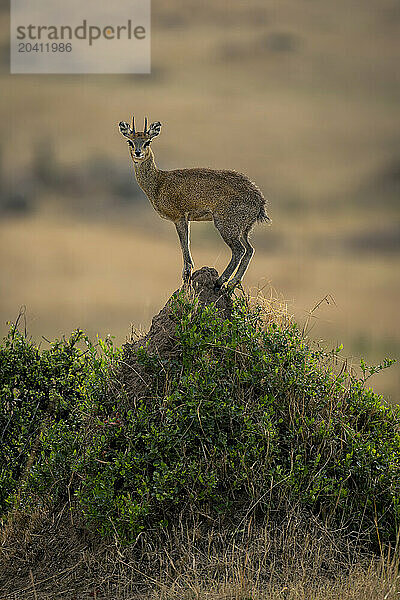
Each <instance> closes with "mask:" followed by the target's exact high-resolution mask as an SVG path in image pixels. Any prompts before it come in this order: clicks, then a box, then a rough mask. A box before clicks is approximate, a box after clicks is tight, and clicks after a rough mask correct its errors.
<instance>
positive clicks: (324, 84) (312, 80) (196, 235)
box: [0, 0, 400, 399]
mask: <svg viewBox="0 0 400 600" xmlns="http://www.w3.org/2000/svg"><path fill="white" fill-rule="evenodd" d="M0 9H1V12H0V48H1V56H0V67H1V74H0V84H1V90H2V94H1V96H0V114H1V116H2V118H1V120H0V131H1V143H0V155H1V160H0V165H1V167H0V172H1V176H0V216H1V222H0V236H1V237H0V246H1V248H0V269H1V274H2V275H1V281H0V285H1V297H0V326H1V328H2V332H4V331H5V330H6V328H7V327H6V324H5V322H6V320H9V319H14V318H15V316H16V315H17V314H18V311H19V307H20V306H21V305H25V306H26V314H27V319H28V329H29V331H30V332H31V333H32V335H33V336H34V337H35V338H37V339H40V336H41V335H44V336H45V337H48V338H51V337H54V336H61V335H62V334H63V333H68V332H69V331H70V330H72V329H74V328H75V327H78V326H79V327H81V328H84V329H86V330H88V331H89V332H90V333H91V334H92V335H95V334H96V333H99V334H101V335H105V334H106V333H108V332H111V333H112V334H113V335H115V336H116V337H117V340H119V341H120V340H122V339H124V337H125V336H126V335H127V334H128V333H129V324H130V323H131V322H132V323H134V325H135V326H137V327H142V328H145V327H147V326H148V323H149V319H150V317H151V315H153V314H154V313H155V312H156V311H157V309H158V308H160V307H161V306H162V305H163V304H164V302H165V300H166V299H167V298H168V297H169V295H170V293H171V291H172V290H173V289H175V288H176V287H177V286H178V285H179V279H180V272H181V255H180V249H179V244H178V241H177V239H176V233H175V231H174V228H173V226H172V225H171V224H170V223H167V222H164V221H162V220H161V219H159V218H158V216H157V215H156V214H155V213H154V211H153V209H152V208H151V207H150V205H149V203H148V201H147V199H146V198H145V197H144V196H143V194H142V192H141V191H140V190H139V189H138V187H137V185H136V182H135V180H134V176H133V173H132V168H131V164H130V158H129V154H128V151H127V148H126V144H124V143H123V141H122V140H121V137H120V134H119V133H118V130H117V126H116V124H117V122H118V121H119V120H121V119H123V120H128V119H130V117H131V114H132V112H135V114H136V116H137V119H138V121H140V119H142V117H143V115H144V114H148V115H149V117H150V119H152V120H160V121H161V122H162V123H163V129H162V134H161V135H160V137H159V139H158V140H157V141H156V142H155V143H154V151H155V154H156V159H157V161H158V164H159V166H160V167H161V168H175V167H185V166H187V167H189V166H194V165H201V166H210V167H214V168H232V169H236V170H238V171H242V172H244V173H246V174H247V175H249V176H250V177H251V178H252V179H253V180H255V181H256V182H257V184H258V185H259V186H260V187H261V189H262V190H263V191H264V193H265V195H266V196H267V197H268V198H269V199H270V214H271V216H272V219H273V226H272V227H271V228H258V229H257V231H256V232H255V234H254V242H255V243H254V245H255V246H256V255H255V258H254V260H253V262H252V265H251V267H250V269H249V272H248V275H247V277H246V284H247V286H249V287H251V288H253V290H254V289H255V288H257V287H263V288H264V293H265V294H266V295H269V294H270V293H272V294H274V295H277V296H279V297H280V298H284V299H285V300H287V302H288V303H289V307H290V311H291V312H295V313H296V316H297V318H298V319H299V321H300V322H301V323H303V322H305V320H306V318H307V314H308V311H309V310H311V309H312V308H313V307H314V306H315V305H316V304H317V303H318V302H319V300H320V299H322V298H323V297H325V296H326V295H327V294H331V295H332V296H333V298H334V299H335V302H336V304H334V303H332V301H330V304H329V305H327V304H326V303H323V304H322V305H321V307H320V308H319V309H318V310H317V311H316V312H315V313H314V315H315V318H314V317H313V318H312V319H311V321H312V323H311V324H312V325H314V329H313V331H312V335H313V336H314V337H317V338H321V339H324V340H326V341H327V342H329V343H330V342H332V343H336V342H344V343H345V348H346V349H347V352H348V355H349V356H358V355H360V354H362V355H363V356H364V357H365V358H366V359H367V360H370V361H377V360H382V359H383V358H384V357H385V356H387V355H390V356H396V355H399V348H400V327H399V322H398V318H397V313H398V306H399V302H400V281H399V276H398V272H399V266H400V225H399V204H398V198H399V188H400V128H399V124H398V123H399V120H398V116H399V111H398V100H399V88H400V82H399V72H398V62H399V55H400V52H399V50H400V47H399V41H398V40H399V30H400V7H399V4H398V2H397V1H395V0H382V1H378V0H364V1H363V2H359V1H358V0H347V1H346V2H344V1H343V0H340V1H339V2H336V3H331V2H328V0H319V2H314V1H311V0H298V1H294V0H280V1H279V2H265V1H261V0H249V1H248V2H246V3H244V2H240V3H228V1H227V0H218V1H216V2H213V3H207V5H206V4H205V3H198V2H194V1H193V0H187V1H186V2H183V0H180V1H179V0H171V1H170V2H168V3H162V2H161V1H160V0H153V2H152V27H153V29H152V64H153V67H152V74H151V75H149V76H148V75H146V76H145V75H140V76H134V75H131V76H129V75H127V76H117V75H115V76H113V75H109V76H91V75H87V76H80V75H76V76H72V75H71V76H56V75H54V76H43V75H42V76H35V75H32V76H28V75H25V76H22V75H19V76H16V75H14V76H11V75H9V74H8V71H9V66H8V61H9V57H8V30H9V14H8V3H5V2H1V3H0ZM192 240H193V242H192V248H193V255H194V258H195V261H196V266H197V267H199V266H201V265H202V264H207V265H210V266H215V267H216V268H218V269H221V268H223V267H224V266H225V264H226V262H227V260H228V254H229V253H228V250H227V248H226V247H225V245H224V244H223V242H222V240H220V239H219V237H218V234H217V233H216V232H215V231H214V229H213V226H212V225H211V224H200V223H199V224H194V225H193V227H192ZM399 383H400V369H399V368H398V367H396V368H392V369H391V370H390V371H389V372H388V373H387V374H385V375H382V376H381V377H380V378H379V379H377V380H376V382H375V387H376V389H377V390H378V391H384V392H387V393H389V394H390V395H391V397H392V398H393V399H396V398H397V399H398V393H397V392H398V389H399Z"/></svg>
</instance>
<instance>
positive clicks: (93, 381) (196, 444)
mask: <svg viewBox="0 0 400 600" xmlns="http://www.w3.org/2000/svg"><path fill="white" fill-rule="evenodd" d="M173 311H174V313H175V318H176V345H175V348H174V352H173V354H170V355H168V356H162V355H161V356H160V355H158V354H154V353H151V352H150V351H149V350H148V349H147V348H146V347H141V348H139V350H138V351H137V353H136V360H137V361H138V363H139V364H140V365H141V368H142V369H143V372H144V373H145V374H146V377H147V378H148V380H149V381H150V389H149V390H148V393H147V394H146V397H136V396H135V395H134V393H133V392H134V390H130V389H128V388H126V387H125V386H124V383H123V378H122V377H121V376H120V372H119V371H118V364H119V360H120V358H121V352H122V351H121V350H120V349H114V348H113V347H112V344H111V342H109V341H108V343H104V342H100V343H99V344H98V345H97V346H93V345H91V344H90V342H89V340H88V339H87V338H86V337H85V336H83V334H82V333H81V332H78V333H76V334H74V335H73V336H72V338H71V339H70V340H69V341H63V342H56V343H55V344H53V345H52V346H51V348H50V349H49V350H43V351H39V350H38V349H37V348H35V347H34V345H33V344H32V343H30V342H29V341H28V340H26V339H25V338H24V337H23V336H22V335H21V334H20V333H18V332H17V331H16V329H15V328H12V330H11V332H10V335H9V336H8V338H7V339H6V340H5V343H4V345H3V347H2V349H1V352H0V366H1V380H0V385H1V414H0V436H1V435H3V445H2V448H1V452H2V454H3V456H2V465H3V466H2V471H1V473H2V474H1V478H2V479H1V502H2V509H3V511H6V510H7V509H8V508H9V507H10V506H12V505H13V503H14V504H15V501H16V493H17V492H18V501H19V502H20V503H21V505H22V506H23V507H25V508H26V509H27V510H28V509H29V506H30V504H32V503H33V504H34V505H37V503H38V502H40V503H41V504H43V503H45V504H46V505H48V506H49V507H50V508H51V507H55V506H58V505H60V504H61V503H65V502H69V503H70V505H71V509H72V510H74V511H76V512H77V513H78V514H80V515H81V516H82V517H83V518H84V519H85V520H86V522H87V523H88V525H90V526H91V527H94V528H96V529H97V530H98V531H100V532H101V533H102V534H104V535H110V534H111V535H113V534H117V535H118V536H119V537H120V539H122V540H125V541H131V540H133V539H135V538H136V537H137V535H138V533H139V532H140V531H142V530H143V529H149V528H154V527H160V526H161V527H167V526H168V524H169V523H171V522H174V521H176V520H177V519H178V518H180V517H185V516H188V515H190V514H197V515H203V516H204V518H206V515H207V518H224V519H227V520H228V519H229V520H230V521H231V522H232V523H236V525H235V526H237V525H238V524H240V522H241V521H242V520H243V519H245V518H246V517H248V516H249V515H250V514H256V515H258V516H259V517H260V518H261V517H262V515H263V514H266V513H268V514H270V515H271V514H272V513H273V511H276V510H281V511H282V510H284V509H285V507H288V506H293V505H299V504H300V505H301V506H304V507H305V508H306V509H308V510H310V511H313V512H314V513H315V514H317V515H319V516H320V517H321V518H323V519H325V520H327V521H328V522H329V523H331V524H334V525H335V526H337V525H338V524H340V525H341V527H344V528H346V529H347V530H348V531H351V532H355V533H356V534H358V535H362V536H363V537H365V538H368V539H369V540H370V541H371V542H372V543H376V542H377V541H378V542H379V543H381V542H382V541H385V540H386V541H387V540H395V538H396V532H397V530H398V520H399V516H400V508H399V498H400V469H399V458H400V437H399V428H398V425H399V421H400V418H399V417H400V413H399V409H398V407H397V408H394V407H392V408H389V407H386V406H384V404H383V402H382V399H381V398H380V397H379V396H377V395H376V394H374V393H373V391H372V390H370V389H366V387H365V385H364V379H366V378H367V376H368V375H369V374H371V373H373V372H374V370H379V369H380V368H384V367H385V366H387V365H388V364H389V363H387V364H384V365H380V366H379V367H378V368H375V369H372V370H368V369H367V367H366V366H365V365H363V369H364V375H363V378H362V379H357V378H356V377H355V376H353V375H350V374H349V373H346V372H337V370H336V369H335V368H334V363H335V359H336V358H337V355H338V350H335V351H333V352H331V353H329V354H327V353H326V352H324V351H323V350H320V349H318V348H314V346H313V345H311V344H310V343H308V342H307V340H306V339H305V338H304V336H303V335H302V334H301V332H300V331H299V329H298V328H297V326H296V325H294V324H286V325H278V324H276V323H268V322H266V320H265V318H264V314H263V308H262V307H261V306H249V304H248V303H247V301H246V300H245V299H236V300H235V301H234V310H233V314H232V317H231V318H230V319H229V320H227V319H225V320H222V319H221V318H220V317H219V314H218V311H217V310H216V309H215V307H214V306H212V305H209V306H206V307H204V308H201V307H200V306H199V305H198V304H197V303H196V302H195V301H193V300H189V299H188V298H187V297H186V296H185V295H184V294H183V293H182V294H179V295H178V296H177V297H176V299H175V301H174V304H173ZM82 341H83V342H85V344H86V346H85V348H83V349H79V347H78V345H79V344H78V343H79V342H82ZM32 454H33V456H32ZM29 457H30V458H29ZM26 465H28V469H27V468H26ZM378 535H379V538H378V540H377V536H378Z"/></svg>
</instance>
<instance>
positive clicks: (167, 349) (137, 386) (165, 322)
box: [118, 267, 232, 400]
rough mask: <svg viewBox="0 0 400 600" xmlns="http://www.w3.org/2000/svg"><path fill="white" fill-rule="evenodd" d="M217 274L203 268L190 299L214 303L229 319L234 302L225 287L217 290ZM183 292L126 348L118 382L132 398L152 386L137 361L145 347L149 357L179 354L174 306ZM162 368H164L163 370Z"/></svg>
mask: <svg viewBox="0 0 400 600" xmlns="http://www.w3.org/2000/svg"><path fill="white" fill-rule="evenodd" d="M217 279H218V272H217V271H216V270H215V269H212V268H210V267H202V268H201V269H199V270H198V271H195V272H194V273H193V275H192V280H191V285H190V287H188V288H187V292H186V293H187V294H188V297H189V298H190V299H191V301H192V302H193V304H194V306H196V299H198V304H197V307H198V309H201V308H202V307H204V306H207V305H210V304H214V305H215V306H216V307H217V308H218V312H219V313H220V315H221V319H227V318H229V317H230V315H231V312H232V299H231V296H230V294H229V293H228V291H227V290H226V289H225V288H222V289H220V290H216V289H215V283H216V281H217ZM179 291H180V290H176V291H175V292H174V293H173V294H172V296H171V297H170V299H169V300H168V302H167V303H166V304H165V306H164V308H162V309H161V311H160V312H159V313H158V315H156V316H155V317H153V320H152V323H151V326H150V329H149V331H148V333H147V334H146V335H145V336H143V337H142V338H140V339H139V340H137V341H134V342H127V343H126V344H125V345H124V351H123V357H122V361H121V368H120V373H118V379H119V380H120V381H121V382H122V383H123V384H124V386H125V389H126V391H127V393H128V397H129V398H130V399H132V400H133V399H134V398H138V397H143V396H147V395H148V389H149V387H150V381H149V377H148V375H147V374H146V372H145V369H144V368H143V366H142V365H141V364H140V363H139V362H138V360H137V352H138V350H139V348H140V347H142V346H143V347H145V348H146V349H147V351H148V352H149V353H150V354H153V355H156V356H159V357H160V358H163V359H165V358H173V357H174V356H175V357H176V356H177V354H179V347H178V343H177V339H176V333H175V332H176V324H177V322H178V319H179V314H177V313H176V311H173V310H172V303H173V300H174V298H175V297H176V295H177V294H178V292H179ZM160 368H161V367H160Z"/></svg>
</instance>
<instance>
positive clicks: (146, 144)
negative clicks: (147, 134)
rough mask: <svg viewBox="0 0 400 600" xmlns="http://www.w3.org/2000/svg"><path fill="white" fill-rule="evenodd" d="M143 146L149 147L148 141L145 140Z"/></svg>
mask: <svg viewBox="0 0 400 600" xmlns="http://www.w3.org/2000/svg"><path fill="white" fill-rule="evenodd" d="M143 146H144V147H145V148H147V146H150V140H147V141H146V142H144V144H143Z"/></svg>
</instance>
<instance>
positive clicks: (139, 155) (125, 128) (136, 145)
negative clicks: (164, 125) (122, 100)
mask: <svg viewBox="0 0 400 600" xmlns="http://www.w3.org/2000/svg"><path fill="white" fill-rule="evenodd" d="M119 130H120V132H121V133H122V135H123V136H124V137H126V138H127V143H128V145H129V148H130V151H131V156H132V159H133V161H134V162H135V163H139V162H142V161H143V160H145V159H146V158H148V156H149V153H150V144H151V142H152V141H153V139H154V138H155V137H157V135H158V134H159V133H160V131H161V123H160V121H156V122H155V123H152V124H151V125H150V126H149V127H148V126H147V117H145V119H144V130H143V131H136V129H135V117H132V126H130V125H129V123H126V122H125V121H121V122H120V123H119Z"/></svg>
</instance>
